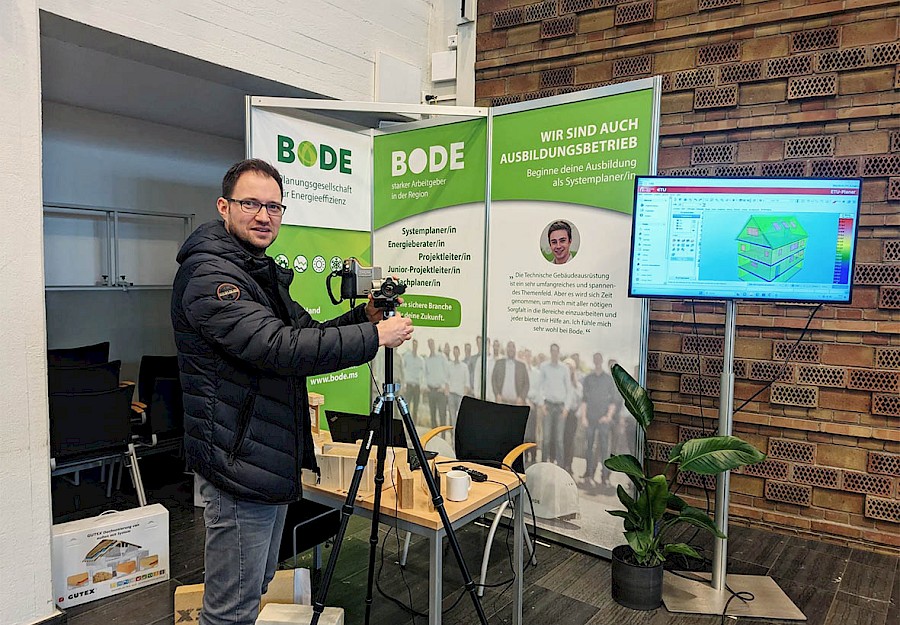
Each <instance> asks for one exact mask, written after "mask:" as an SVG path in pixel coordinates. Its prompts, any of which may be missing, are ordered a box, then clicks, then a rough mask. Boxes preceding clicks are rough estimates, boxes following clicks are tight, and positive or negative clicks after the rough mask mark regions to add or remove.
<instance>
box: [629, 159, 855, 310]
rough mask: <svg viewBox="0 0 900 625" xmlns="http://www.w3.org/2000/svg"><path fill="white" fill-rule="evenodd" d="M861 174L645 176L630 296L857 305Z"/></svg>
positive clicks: (637, 202) (638, 200)
mask: <svg viewBox="0 0 900 625" xmlns="http://www.w3.org/2000/svg"><path fill="white" fill-rule="evenodd" d="M860 188H861V181H860V180H859V179H846V178H842V179H813V178H685V177H667V176H639V177H637V178H636V179H635V187H634V218H633V222H632V231H631V264H630V271H629V280H628V294H629V295H630V296H632V297H666V298H701V299H703V298H705V299H746V300H774V301H797V302H830V303H839V302H849V301H850V287H851V284H852V282H853V261H854V257H855V252H856V230H857V224H858V222H859V201H860Z"/></svg>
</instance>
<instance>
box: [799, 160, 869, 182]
mask: <svg viewBox="0 0 900 625" xmlns="http://www.w3.org/2000/svg"><path fill="white" fill-rule="evenodd" d="M809 174H810V176H812V177H813V178H856V177H857V176H858V175H859V159H858V158H832V159H828V160H822V161H810V163H809Z"/></svg>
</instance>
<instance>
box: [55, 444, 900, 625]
mask: <svg viewBox="0 0 900 625" xmlns="http://www.w3.org/2000/svg"><path fill="white" fill-rule="evenodd" d="M142 472H143V475H144V480H145V485H146V488H147V496H148V499H149V500H150V502H151V503H155V502H158V503H162V504H163V505H164V506H166V508H168V510H169V513H170V533H171V545H170V559H171V571H172V573H171V578H172V579H170V580H169V581H168V582H165V583H159V584H156V585H154V586H150V587H147V588H144V589H141V590H137V591H133V592H130V593H126V594H123V595H119V596H117V597H110V598H108V599H104V600H100V601H96V602H93V603H88V604H84V605H81V606H76V607H73V608H70V609H68V610H67V611H66V613H67V618H68V623H69V624H70V625H108V624H114V625H170V624H172V623H173V622H174V621H175V617H174V609H173V593H174V590H175V588H176V587H177V586H178V585H180V584H193V583H198V582H201V581H202V578H203V534H204V528H203V518H202V513H201V511H200V510H199V509H197V508H194V507H193V504H192V482H191V479H190V477H189V476H184V475H183V474H182V473H181V467H180V465H179V461H178V460H177V459H172V458H167V457H164V456H159V457H155V458H148V459H146V460H145V461H144V462H143V465H142ZM94 479H96V478H94ZM126 481H127V478H126ZM123 491H124V492H121V493H115V494H114V495H113V497H112V498H111V499H106V497H105V493H104V492H103V491H102V488H101V487H100V486H99V485H97V484H96V483H95V481H92V479H91V475H90V474H88V475H86V476H85V479H84V480H83V481H82V484H81V485H79V486H77V487H75V486H73V485H71V484H69V483H67V482H65V481H63V480H59V479H58V478H54V484H53V498H54V501H53V511H54V522H57V523H58V522H63V521H69V520H74V519H77V518H83V517H88V516H93V515H94V514H98V513H99V512H101V511H103V510H105V509H124V508H129V507H134V506H135V505H136V499H135V497H134V495H133V493H130V492H129V491H128V488H127V486H124V485H123ZM691 534H693V532H690V533H688V536H687V537H690V535H691ZM486 535H487V530H486V529H485V528H483V527H480V526H477V525H472V526H469V527H468V528H466V529H465V531H463V532H461V533H460V535H459V540H460V544H461V545H462V548H463V551H464V553H465V557H466V562H467V564H468V566H469V567H470V570H472V571H473V575H476V576H477V574H478V571H477V570H476V569H477V568H478V567H479V564H480V561H481V549H482V548H483V545H484V540H485V537H486ZM381 537H382V544H383V545H384V561H383V562H384V564H383V569H382V570H381V571H380V573H379V580H380V586H381V588H382V589H384V590H385V591H386V592H388V593H389V594H392V595H394V596H395V597H396V598H397V599H398V600H400V601H402V602H404V603H407V604H408V603H410V600H411V601H412V604H413V605H414V606H415V607H416V609H418V610H424V609H425V608H426V606H427V591H428V560H427V552H426V545H425V543H424V542H421V541H420V542H414V543H413V545H412V547H411V548H410V555H409V563H408V565H407V567H406V570H405V572H403V573H402V578H401V570H400V569H399V567H398V566H397V565H396V564H395V562H396V555H397V552H398V546H399V540H398V539H397V537H396V533H394V532H393V531H391V532H388V531H382V533H381ZM368 538H369V525H368V523H367V522H365V521H363V520H361V519H359V518H353V519H351V526H350V529H349V532H348V538H347V539H346V541H345V543H344V545H343V547H342V549H341V554H340V555H341V557H340V560H339V563H338V567H337V571H336V574H335V578H334V581H333V583H332V585H331V590H330V593H329V597H328V601H327V603H328V605H334V606H341V607H343V608H344V609H345V610H346V622H347V623H350V624H355V623H362V622H363V606H364V598H365V593H366V569H367V564H368V557H367V556H368ZM700 538H701V537H697V539H698V540H697V541H695V543H694V544H697V543H699V544H700V546H706V547H707V548H708V543H705V544H704V541H702V540H700ZM506 539H507V537H506V534H505V531H503V530H501V531H498V534H497V537H496V539H495V544H494V549H493V553H492V558H491V566H490V569H489V572H488V583H501V585H500V586H498V587H491V588H488V589H487V590H486V592H485V596H484V599H483V605H484V609H485V612H486V613H487V615H488V618H489V622H490V623H492V624H495V623H509V622H510V621H511V619H510V617H511V601H512V588H511V587H510V586H509V585H508V584H502V582H504V581H506V580H507V579H508V578H509V576H510V571H511V566H510V553H509V551H508V547H507V544H511V542H512V537H511V536H510V537H509V539H508V542H506ZM327 554H328V550H327V549H326V557H327ZM537 555H538V565H537V567H534V568H530V569H528V570H527V571H526V573H525V609H524V622H525V623H526V624H528V625H554V624H557V623H558V624H560V625H603V624H610V625H705V624H709V625H714V624H717V623H720V622H721V617H711V616H694V615H676V614H671V613H669V612H667V611H666V610H665V609H664V608H660V609H658V610H655V611H653V612H635V611H631V610H627V609H625V608H622V607H620V606H618V605H617V604H615V603H614V602H613V601H612V599H611V598H610V591H609V587H610V581H609V576H610V570H609V569H610V567H609V562H607V561H605V560H602V559H599V558H596V557H594V556H591V555H587V554H584V553H581V552H578V551H575V550H572V549H569V548H566V547H561V546H558V545H550V546H540V545H539V546H538V552H537ZM444 561H445V571H444V588H445V593H444V594H445V596H444V609H445V612H446V613H445V615H444V622H445V623H447V624H448V625H453V624H462V623H477V618H476V616H475V610H474V607H473V604H472V601H471V599H470V597H469V596H468V595H467V594H466V593H464V592H463V589H462V578H461V576H460V573H459V571H458V568H457V567H456V564H455V560H454V558H453V556H452V553H451V552H449V551H448V552H447V553H446V556H445V559H444ZM379 562H380V558H379ZM898 562H900V560H898V558H894V557H891V556H886V555H880V554H874V553H870V552H865V551H859V550H854V549H850V548H847V547H841V546H837V545H831V544H828V543H821V542H815V541H810V540H805V539H801V538H798V537H795V536H785V535H780V534H775V533H770V532H766V531H763V530H758V529H748V528H742V527H737V526H733V527H732V528H731V532H730V542H729V565H728V571H729V573H738V574H753V575H771V576H772V577H773V578H774V579H775V580H776V581H777V582H778V584H779V585H780V586H781V588H782V589H784V591H785V592H786V593H787V594H788V596H790V597H791V599H792V600H793V601H794V602H795V603H796V604H797V606H798V607H799V608H800V609H801V610H802V611H803V612H804V613H805V614H806V616H807V619H808V621H807V622H808V623H809V625H896V624H897V623H900V609H898V603H900V570H898ZM310 563H311V554H309V553H307V554H304V555H303V556H302V557H301V559H300V562H299V565H301V566H310ZM290 564H291V563H284V565H285V566H290ZM457 599H459V601H458V602H457ZM454 604H455V605H454ZM413 622H416V623H420V624H423V625H424V624H425V623H427V619H426V618H423V617H417V618H416V619H415V621H413V620H412V617H410V616H409V615H407V614H406V613H405V612H404V611H403V610H401V608H399V607H398V606H396V605H395V604H394V603H392V602H390V601H388V600H387V599H385V598H383V597H381V596H380V595H378V594H377V593H376V596H375V605H374V607H373V617H372V623H373V624H377V625H396V624H399V623H413ZM727 622H728V623H733V624H737V625H750V624H757V625H765V624H779V625H780V624H782V623H787V622H786V621H768V620H761V619H737V620H734V619H728V620H727Z"/></svg>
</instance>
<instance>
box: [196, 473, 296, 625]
mask: <svg viewBox="0 0 900 625" xmlns="http://www.w3.org/2000/svg"><path fill="white" fill-rule="evenodd" d="M198 479H199V483H200V496H201V498H202V499H203V501H204V503H205V504H206V507H205V508H204V510H203V521H204V523H205V525H206V546H205V550H204V560H205V566H206V571H205V577H204V584H205V587H204V590H203V609H202V610H201V611H200V625H226V624H227V625H253V624H254V623H256V618H257V617H258V616H259V598H260V597H261V596H262V595H263V593H265V592H266V589H267V588H268V587H269V582H270V581H272V578H273V577H274V576H275V568H276V566H277V564H278V548H279V546H280V545H281V534H282V532H283V530H284V518H285V514H286V512H287V505H271V504H261V503H253V502H249V501H244V500H241V499H235V498H233V497H232V496H231V495H230V494H228V493H226V492H225V491H223V490H221V489H219V488H216V487H215V486H213V485H212V484H211V483H210V482H209V481H207V480H206V479H204V478H203V477H202V476H199V475H198Z"/></svg>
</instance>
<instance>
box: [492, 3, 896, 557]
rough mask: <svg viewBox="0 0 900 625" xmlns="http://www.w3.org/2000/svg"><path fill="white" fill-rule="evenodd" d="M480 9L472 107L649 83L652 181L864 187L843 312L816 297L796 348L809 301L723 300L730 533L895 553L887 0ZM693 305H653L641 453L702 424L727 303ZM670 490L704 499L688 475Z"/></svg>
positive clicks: (891, 25)
mask: <svg viewBox="0 0 900 625" xmlns="http://www.w3.org/2000/svg"><path fill="white" fill-rule="evenodd" d="M478 6H479V17H478V35H477V37H478V40H477V41H478V43H477V46H478V49H477V62H476V81H477V82H476V98H477V104H478V105H482V106H486V105H495V106H496V105H500V104H506V103H510V102H517V101H522V100H527V99H532V98H538V97H545V96H551V95H556V94H560V93H568V92H571V91H577V90H581V89H587V88H591V87H596V86H602V85H606V84H612V83H617V82H623V81H628V80H633V79H635V78H643V77H647V76H653V75H657V74H659V75H662V77H663V94H662V117H661V122H662V123H661V130H660V151H659V161H658V169H659V171H660V173H671V174H679V175H686V174H692V175H693V174H699V175H718V176H729V175H734V176H776V177H777V176H785V177H787V176H820V177H832V176H834V177H857V176H859V177H862V178H863V198H862V200H863V203H862V215H861V218H860V231H859V244H858V250H857V266H856V271H857V278H856V285H855V288H854V295H853V301H852V303H851V304H849V305H846V306H841V305H833V306H823V307H822V308H821V310H819V311H818V313H817V314H816V316H815V318H814V319H813V320H812V322H811V323H810V325H809V331H808V333H807V335H806V337H805V339H804V341H803V343H801V344H800V345H799V346H798V347H797V348H796V349H795V350H793V352H792V351H791V350H792V347H793V345H794V341H795V340H796V339H797V337H799V335H800V332H801V330H802V328H803V327H804V325H805V324H806V321H807V318H808V316H809V314H810V312H811V310H812V308H811V307H809V306H802V305H794V304H740V305H739V306H738V309H737V312H738V319H737V324H738V339H737V344H736V363H735V374H736V378H737V379H736V382H735V397H736V399H737V401H738V402H740V403H743V402H744V401H745V400H750V401H749V402H748V403H747V405H746V406H745V407H744V408H743V409H742V410H740V411H739V412H737V413H736V414H735V431H736V433H738V434H739V435H741V436H742V437H744V438H746V439H747V440H749V441H751V442H752V443H754V444H755V445H757V446H758V447H759V448H760V449H762V450H763V451H765V452H767V453H768V454H769V459H768V460H767V461H766V462H765V463H764V464H763V465H760V466H756V467H752V468H748V469H746V470H744V471H742V472H740V473H736V474H735V475H734V477H733V479H732V507H731V511H732V515H733V518H734V519H735V520H736V521H738V522H743V523H748V524H761V525H765V526H768V527H775V528H778V529H781V530H785V531H791V532H795V533H804V534H809V535H812V536H816V537H819V538H821V539H823V540H828V541H839V542H847V543H855V544H859V545H865V546H869V547H871V548H874V549H879V550H888V551H895V552H897V551H900V4H898V3H897V2H896V0H843V1H830V0H824V1H822V0H819V1H817V0H781V1H755V0H638V1H635V2H622V1H619V0H549V1H546V2H533V1H530V2H529V1H523V0H481V1H480V2H479V5H478ZM694 308H695V310H693V311H692V309H691V304H690V303H684V302H677V301H669V300H654V301H653V302H652V304H651V326H650V328H651V334H650V359H649V364H650V376H649V381H648V386H649V387H650V389H651V391H652V396H653V399H654V401H655V402H656V406H657V411H658V417H657V423H656V424H655V425H654V428H653V429H652V431H651V436H650V438H651V439H652V440H651V443H650V445H649V447H648V453H649V454H650V457H651V458H653V459H656V460H662V459H664V458H665V457H666V454H667V453H668V449H669V448H670V447H671V445H672V444H673V443H675V442H677V441H679V440H684V439H685V438H690V437H692V436H697V435H699V434H701V433H702V432H703V431H704V429H706V430H707V431H712V430H713V429H714V426H715V419H716V415H717V408H716V404H717V399H716V398H717V395H718V387H719V378H718V375H719V373H720V372H721V369H722V348H723V339H722V333H723V330H722V327H723V323H724V307H723V306H722V305H721V304H715V303H698V304H697V305H696V306H695V307H694ZM695 317H696V322H697V328H696V333H695V328H694V323H693V322H694V318H695ZM788 356H790V358H789V362H788V363H787V364H785V359H786V358H787V357H788ZM770 380H776V381H775V382H774V383H773V384H772V385H771V387H770V388H768V389H766V390H764V391H763V392H761V393H760V394H759V395H757V396H755V397H752V396H753V395H754V394H755V393H756V392H757V391H758V390H759V389H761V388H763V387H764V386H765V384H766V383H767V382H768V381H770ZM751 397H752V399H751ZM681 480H682V481H684V482H685V487H684V492H686V493H688V495H689V496H693V497H695V498H696V499H697V501H705V497H704V496H703V493H702V490H699V489H700V488H702V487H703V485H704V480H703V479H701V478H700V476H691V475H686V476H683V477H682V478H681Z"/></svg>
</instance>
